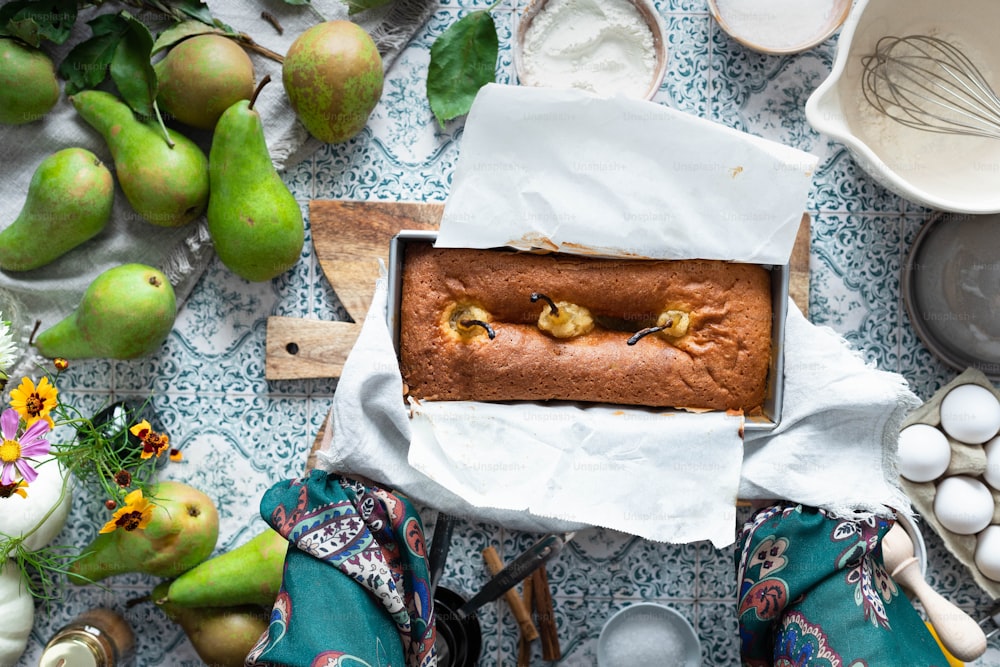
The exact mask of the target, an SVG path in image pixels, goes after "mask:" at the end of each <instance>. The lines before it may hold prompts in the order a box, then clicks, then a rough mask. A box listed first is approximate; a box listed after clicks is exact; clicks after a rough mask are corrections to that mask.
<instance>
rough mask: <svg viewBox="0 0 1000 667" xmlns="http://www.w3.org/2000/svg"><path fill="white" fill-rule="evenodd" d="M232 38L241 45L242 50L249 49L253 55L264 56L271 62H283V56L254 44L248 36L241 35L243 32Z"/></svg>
mask: <svg viewBox="0 0 1000 667" xmlns="http://www.w3.org/2000/svg"><path fill="white" fill-rule="evenodd" d="M234 38H235V39H236V41H238V42H239V43H240V44H242V45H243V47H244V48H246V49H249V50H250V51H253V52H255V53H259V54H260V55H262V56H264V57H265V58H270V59H271V60H273V61H275V62H277V63H284V62H285V56H283V55H281V54H280V53H277V52H275V51H272V50H271V49H269V48H267V47H266V46H261V45H260V44H258V43H257V42H255V41H254V40H253V37H251V36H250V35H248V34H246V33H243V32H240V33H237V34H236V35H234Z"/></svg>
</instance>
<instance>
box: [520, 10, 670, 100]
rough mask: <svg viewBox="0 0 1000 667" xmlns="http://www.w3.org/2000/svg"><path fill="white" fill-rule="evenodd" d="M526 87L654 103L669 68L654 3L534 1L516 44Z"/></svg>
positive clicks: (522, 81) (660, 25) (659, 19)
mask: <svg viewBox="0 0 1000 667" xmlns="http://www.w3.org/2000/svg"><path fill="white" fill-rule="evenodd" d="M514 68H515V70H516V72H517V78H518V81H519V82H520V84H521V85H523V86H541V87H547V88H564V89H565V88H578V89H582V90H587V91H590V92H592V93H594V94H596V95H599V96H601V97H614V96H616V95H623V96H626V97H633V98H639V99H647V100H648V99H652V98H653V96H654V95H655V94H656V92H657V91H658V90H659V89H660V84H661V83H662V82H663V75H664V73H665V72H666V69H667V48H666V37H665V35H664V29H663V22H662V19H661V18H660V16H659V14H658V13H657V11H656V8H655V7H654V6H653V3H652V0H531V2H529V3H528V6H527V7H525V9H524V12H523V13H522V14H521V16H520V20H519V22H518V26H517V33H516V39H515V40H514Z"/></svg>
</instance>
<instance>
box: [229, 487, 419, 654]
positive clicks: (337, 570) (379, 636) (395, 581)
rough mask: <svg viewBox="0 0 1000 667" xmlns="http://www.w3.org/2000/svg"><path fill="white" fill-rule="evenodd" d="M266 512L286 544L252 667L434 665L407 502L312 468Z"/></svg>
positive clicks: (275, 490)
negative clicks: (265, 627) (278, 584)
mask: <svg viewBox="0 0 1000 667" xmlns="http://www.w3.org/2000/svg"><path fill="white" fill-rule="evenodd" d="M260 512H261V516H263V517H264V520H265V521H267V522H268V523H269V524H270V525H271V526H272V527H273V528H274V529H275V530H276V531H278V532H279V533H281V534H282V535H284V536H285V538H287V539H288V541H289V545H288V554H287V556H286V557H285V565H284V573H283V576H282V584H281V590H280V591H279V593H278V598H277V600H276V601H275V604H274V607H273V609H272V611H271V621H270V625H269V627H268V630H267V631H266V632H265V633H264V634H263V635H262V636H261V638H260V639H259V640H258V642H257V645H256V646H254V648H253V649H252V650H251V651H250V654H249V655H248V656H247V661H246V664H247V665H287V666H289V667H369V666H370V667H376V666H378V667H434V666H435V665H436V664H437V655H436V653H435V651H434V637H435V628H434V607H433V604H432V601H431V598H430V587H429V576H428V567H427V558H426V549H425V548H424V537H423V536H424V533H423V525H422V524H421V521H420V516H419V515H418V514H417V512H416V511H415V510H414V508H413V506H412V505H411V504H410V502H409V501H408V500H407V499H406V498H404V497H402V496H399V495H396V494H393V493H390V492H388V491H386V490H384V489H381V488H378V487H374V486H365V485H363V484H361V483H359V482H357V481H354V480H350V479H347V478H344V477H341V476H339V475H335V474H331V473H327V472H323V471H320V470H314V471H312V472H311V473H310V474H309V475H308V476H307V477H304V478H301V479H295V480H290V481H284V482H280V483H278V484H276V485H274V486H273V487H271V488H270V489H269V490H268V491H266V492H265V493H264V496H263V498H262V499H261V503H260Z"/></svg>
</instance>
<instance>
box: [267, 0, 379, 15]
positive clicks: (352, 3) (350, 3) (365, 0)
mask: <svg viewBox="0 0 1000 667" xmlns="http://www.w3.org/2000/svg"><path fill="white" fill-rule="evenodd" d="M308 1H309V0H305V2H308ZM285 2H287V3H288V4H290V5H297V4H305V2H302V1H299V2H295V1H294V0H285ZM344 2H345V3H347V13H348V15H350V14H357V13H358V12H363V11H365V10H366V9H374V8H375V7H381V6H382V5H387V4H389V3H390V2H392V0H344Z"/></svg>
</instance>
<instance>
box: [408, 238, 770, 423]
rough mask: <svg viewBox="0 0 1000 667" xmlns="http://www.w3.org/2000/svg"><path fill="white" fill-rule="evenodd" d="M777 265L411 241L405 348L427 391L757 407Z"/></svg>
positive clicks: (415, 392) (436, 395) (412, 377)
mask: <svg viewBox="0 0 1000 667" xmlns="http://www.w3.org/2000/svg"><path fill="white" fill-rule="evenodd" d="M770 285H771V283H770V272H769V271H768V270H767V269H766V268H764V267H761V266H757V265H751V264H736V263H731V262H723V261H712V260H684V261H660V260H627V259H624V260H616V259H597V258H587V257H580V256H573V255H565V254H548V255H535V254H530V253H520V252H512V251H506V250H473V249H454V248H434V247H433V246H432V244H431V243H429V242H426V243H424V242H420V243H410V244H407V246H406V250H405V255H404V258H403V268H402V286H401V294H400V304H401V306H400V314H399V324H400V332H399V356H400V368H401V370H402V374H403V379H404V381H405V383H406V385H407V388H408V392H409V395H410V396H413V397H415V398H417V399H421V400H432V401H447V400H472V401H517V400H531V401H544V400H568V401H587V402H600V403H619V404H626V405H642V406H650V407H676V408H685V409H705V410H729V409H733V410H739V409H742V410H744V411H747V412H749V411H751V410H753V409H754V408H758V407H759V406H760V405H761V404H762V403H763V401H764V396H765V393H766V389H767V373H768V366H769V364H770V355H771V287H770Z"/></svg>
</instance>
